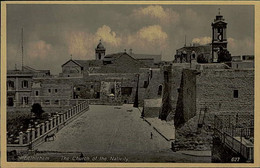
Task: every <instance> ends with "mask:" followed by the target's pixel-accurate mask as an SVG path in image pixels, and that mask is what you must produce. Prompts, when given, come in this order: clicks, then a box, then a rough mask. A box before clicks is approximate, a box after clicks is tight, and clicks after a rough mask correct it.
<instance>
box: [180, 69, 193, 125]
mask: <svg viewBox="0 0 260 168" xmlns="http://www.w3.org/2000/svg"><path fill="white" fill-rule="evenodd" d="M182 94H183V101H182V102H183V111H184V112H185V113H184V114H185V115H184V120H185V121H188V120H189V119H190V118H192V117H193V116H195V115H196V70H190V69H184V70H183V88H182Z"/></svg>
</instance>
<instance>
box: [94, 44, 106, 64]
mask: <svg viewBox="0 0 260 168" xmlns="http://www.w3.org/2000/svg"><path fill="white" fill-rule="evenodd" d="M95 50H96V60H103V58H104V57H105V54H106V49H105V47H104V46H103V44H102V43H101V39H100V40H99V43H98V45H97V48H96V49H95Z"/></svg>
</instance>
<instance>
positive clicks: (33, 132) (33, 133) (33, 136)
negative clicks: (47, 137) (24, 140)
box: [32, 128, 35, 141]
mask: <svg viewBox="0 0 260 168" xmlns="http://www.w3.org/2000/svg"><path fill="white" fill-rule="evenodd" d="M34 139H35V129H34V128H32V141H33V140H34Z"/></svg>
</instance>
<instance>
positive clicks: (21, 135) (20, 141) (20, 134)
mask: <svg viewBox="0 0 260 168" xmlns="http://www.w3.org/2000/svg"><path fill="white" fill-rule="evenodd" d="M22 144H23V132H19V145H22Z"/></svg>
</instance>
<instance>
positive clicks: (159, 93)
mask: <svg viewBox="0 0 260 168" xmlns="http://www.w3.org/2000/svg"><path fill="white" fill-rule="evenodd" d="M161 95H162V85H160V86H159V88H158V96H161Z"/></svg>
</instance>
